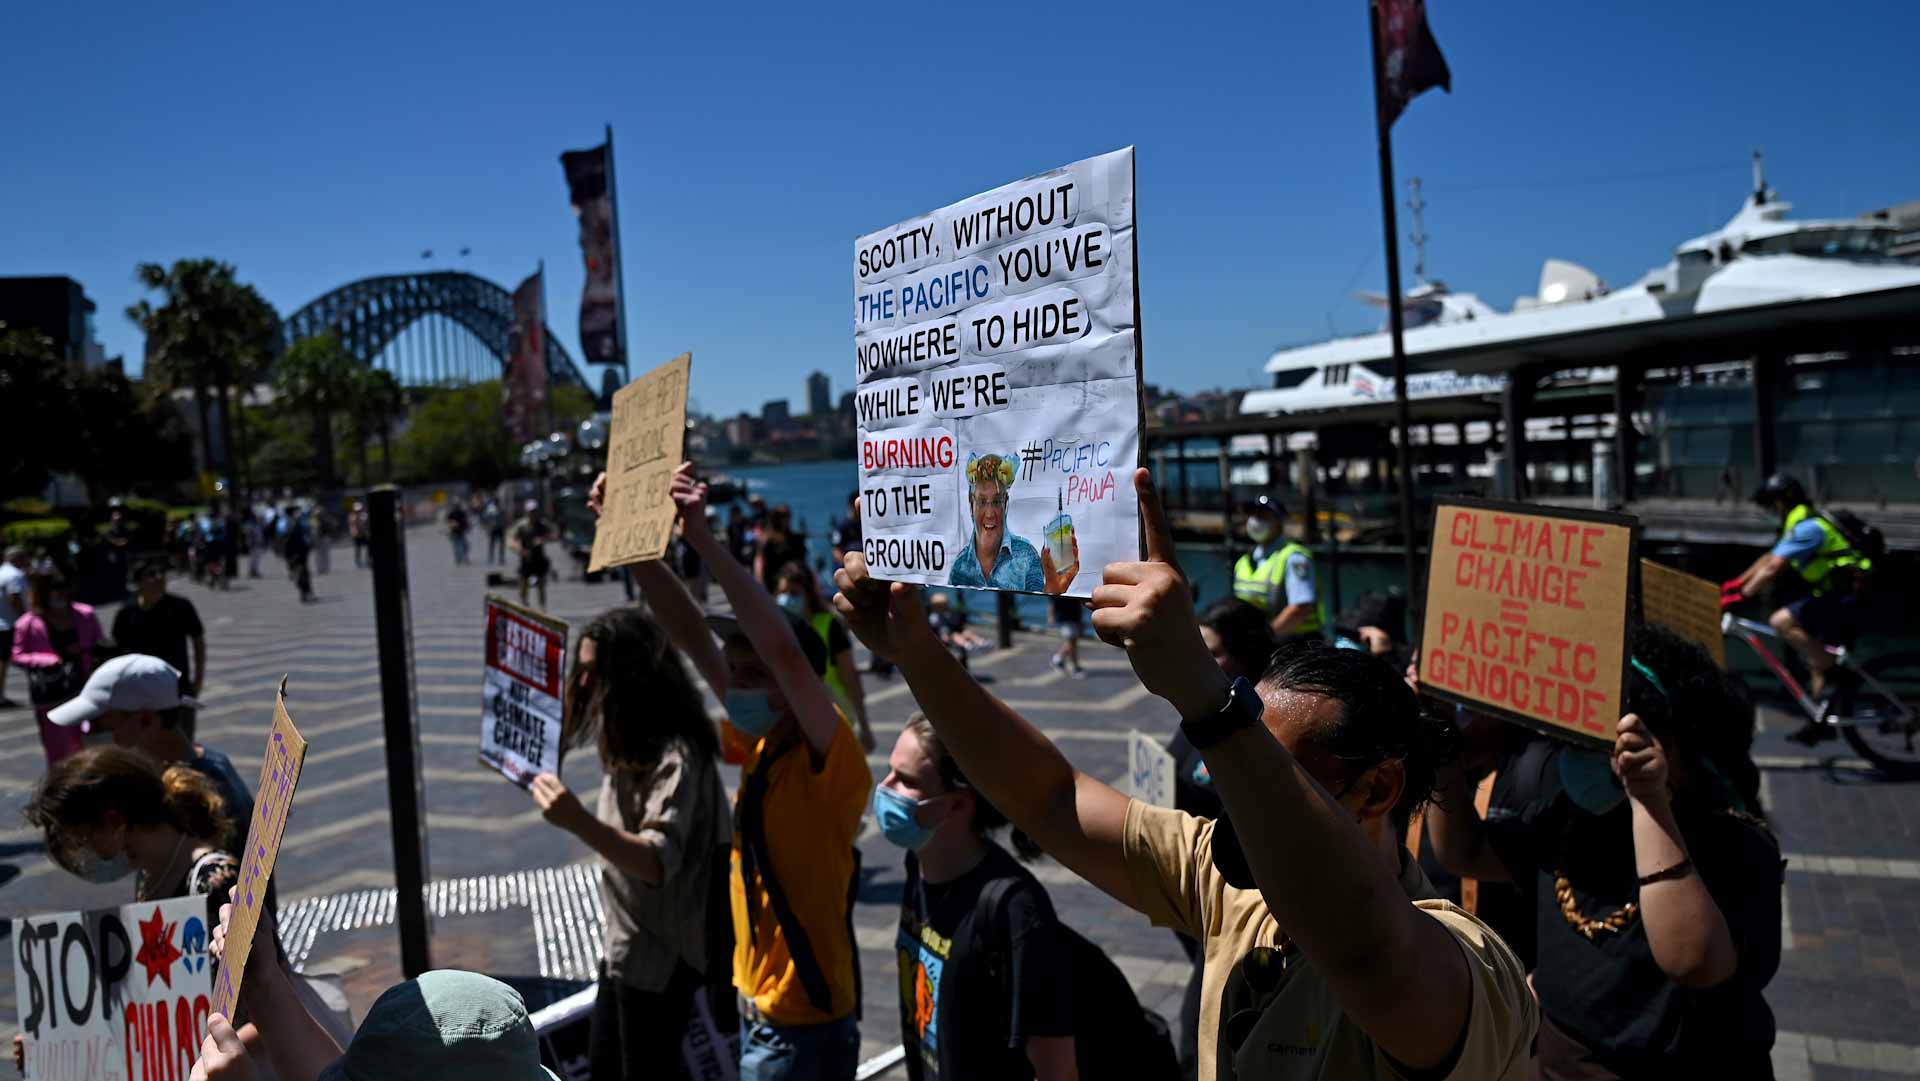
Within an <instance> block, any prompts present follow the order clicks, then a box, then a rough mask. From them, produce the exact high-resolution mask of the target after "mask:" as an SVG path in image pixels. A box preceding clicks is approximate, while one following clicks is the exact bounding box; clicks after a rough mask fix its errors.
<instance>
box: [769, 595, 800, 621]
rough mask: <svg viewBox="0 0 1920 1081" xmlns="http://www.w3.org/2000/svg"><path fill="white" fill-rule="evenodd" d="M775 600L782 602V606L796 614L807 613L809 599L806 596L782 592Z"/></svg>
mask: <svg viewBox="0 0 1920 1081" xmlns="http://www.w3.org/2000/svg"><path fill="white" fill-rule="evenodd" d="M775 600H778V601H779V602H780V607H782V608H785V609H786V610H787V611H789V612H792V613H793V614H794V615H796V616H804V615H806V614H807V600H806V598H805V597H798V596H795V595H794V594H792V593H782V594H780V596H778V597H776V598H775Z"/></svg>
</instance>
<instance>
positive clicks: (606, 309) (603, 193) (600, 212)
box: [560, 143, 624, 364]
mask: <svg viewBox="0 0 1920 1081" xmlns="http://www.w3.org/2000/svg"><path fill="white" fill-rule="evenodd" d="M611 146H612V144H611V143H608V144H605V145H602V146H596V147H594V148H593V149H592V150H569V151H567V152H566V153H564V154H562V155H560V165H561V168H563V169H565V170H566V173H567V197H568V200H569V201H570V202H572V204H573V213H574V216H575V217H577V218H579V219H580V254H581V256H582V258H583V259H585V261H586V266H587V280H586V284H585V285H584V286H583V287H582V288H581V290H580V352H581V354H582V355H583V356H584V357H585V359H586V360H587V361H588V362H589V363H592V364H618V363H620V362H621V361H622V360H623V359H624V358H623V357H622V356H621V355H620V285H619V273H620V268H619V265H618V260H619V253H618V252H617V250H616V245H615V240H614V238H615V231H614V220H613V214H614V210H613V192H612V186H611V184H610V183H609V179H610V178H611V177H612V175H613V171H612V162H611V157H612V152H611Z"/></svg>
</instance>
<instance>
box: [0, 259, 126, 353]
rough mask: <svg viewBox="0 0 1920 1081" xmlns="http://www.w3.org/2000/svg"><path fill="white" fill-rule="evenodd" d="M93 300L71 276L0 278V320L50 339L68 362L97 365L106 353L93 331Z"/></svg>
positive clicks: (10, 325)
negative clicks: (34, 331)
mask: <svg viewBox="0 0 1920 1081" xmlns="http://www.w3.org/2000/svg"><path fill="white" fill-rule="evenodd" d="M93 312H94V305H93V301H91V300H88V299H87V294H86V290H84V289H82V288H80V283H79V282H77V281H74V280H73V279H72V278H64V277H55V278H0V323H5V324H6V325H8V326H9V327H16V328H32V329H34V330H37V331H39V332H40V333H42V334H45V335H46V336H47V337H49V338H52V339H53V347H54V349H55V351H57V352H58V353H59V354H60V355H61V356H63V357H65V358H66V359H67V361H68V362H69V363H72V364H79V365H83V366H85V367H97V366H99V365H101V364H104V363H105V362H106V352H105V350H103V349H102V348H101V346H100V343H99V342H98V341H97V340H95V338H94V334H93Z"/></svg>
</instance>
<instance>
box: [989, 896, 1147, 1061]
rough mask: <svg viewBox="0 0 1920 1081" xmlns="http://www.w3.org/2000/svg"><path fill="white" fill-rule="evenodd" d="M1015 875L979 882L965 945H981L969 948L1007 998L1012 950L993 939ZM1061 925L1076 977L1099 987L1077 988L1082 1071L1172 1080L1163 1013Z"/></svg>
mask: <svg viewBox="0 0 1920 1081" xmlns="http://www.w3.org/2000/svg"><path fill="white" fill-rule="evenodd" d="M1020 881H1021V880H1020V879H1019V878H1016V877H1013V876H1008V877H1005V878H996V879H994V880H993V881H991V882H989V883H987V884H986V886H985V887H984V888H982V889H981V890H980V896H979V897H978V898H977V899H976V900H975V901H974V906H973V927H972V943H971V945H970V949H972V950H974V951H978V952H977V953H975V954H974V956H978V957H984V958H986V964H987V975H988V978H989V979H991V980H992V981H993V982H994V984H995V985H997V986H998V987H999V988H1000V989H1001V1000H1002V1001H1004V1002H1007V1003H1012V1002H1013V1001H1014V996H1013V986H1012V981H1013V958H1012V957H1010V956H1008V955H1007V953H1006V952H1004V951H1002V950H998V949H996V948H995V947H996V946H998V945H999V944H1000V943H1004V942H1006V941H1007V940H1008V937H1009V933H1010V931H1009V928H1008V926H1007V906H1006V904H1005V902H1006V899H1007V894H1008V893H1010V892H1012V890H1013V887H1015V886H1017V885H1019V884H1020ZM1040 898H1041V903H1042V904H1043V905H1044V906H1045V907H1046V910H1047V914H1048V915H1050V916H1051V915H1053V914H1054V913H1053V902H1052V900H1051V899H1050V898H1048V897H1047V895H1046V892H1045V891H1044V890H1043V891H1041V892H1040ZM1056 922H1058V918H1057V917H1056ZM1059 928H1060V933H1061V934H1062V935H1064V936H1065V938H1066V942H1067V944H1068V950H1069V955H1070V957H1071V958H1072V965H1073V974H1074V979H1075V980H1076V981H1083V982H1084V986H1085V987H1088V988H1096V987H1097V988H1099V990H1098V991H1094V992H1092V993H1085V992H1081V991H1079V990H1076V992H1075V994H1074V1004H1075V1009H1074V1018H1073V1044H1074V1057H1075V1058H1076V1059H1077V1060H1078V1062H1077V1065H1078V1066H1079V1073H1080V1076H1081V1077H1084V1078H1108V1077H1125V1078H1127V1079H1128V1081H1177V1079H1179V1078H1180V1077H1181V1076H1182V1074H1181V1071H1180V1062H1179V1058H1178V1056H1176V1055H1175V1054H1174V1050H1173V1034H1172V1032H1171V1030H1169V1029H1168V1027H1167V1022H1166V1019H1165V1018H1163V1017H1161V1016H1160V1015H1159V1014H1157V1013H1154V1012H1153V1011H1152V1010H1149V1009H1147V1008H1146V1007H1144V1006H1142V1005H1140V1000H1139V999H1138V998H1136V997H1135V996H1134V993H1133V987H1132V985H1131V984H1129V983H1127V977H1126V974H1125V973H1123V972H1121V971H1120V967H1119V966H1118V965H1115V964H1114V963H1113V959H1112V958H1110V957H1108V956H1107V954H1106V951H1104V950H1102V949H1101V948H1100V947H1098V946H1096V945H1094V944H1093V943H1091V942H1089V941H1087V939H1086V938H1085V937H1083V936H1082V935H1081V934H1080V932H1078V931H1075V930H1074V929H1073V928H1071V927H1068V926H1067V925H1066V924H1064V923H1061V924H1059ZM955 952H956V954H957V953H958V951H957V950H956V951H955Z"/></svg>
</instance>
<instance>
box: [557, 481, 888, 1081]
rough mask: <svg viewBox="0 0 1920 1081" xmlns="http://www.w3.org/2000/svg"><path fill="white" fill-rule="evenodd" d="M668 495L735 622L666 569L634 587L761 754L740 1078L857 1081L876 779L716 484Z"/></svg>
mask: <svg viewBox="0 0 1920 1081" xmlns="http://www.w3.org/2000/svg"><path fill="white" fill-rule="evenodd" d="M605 481H606V478H605V476H604V475H603V476H602V477H601V478H600V479H599V480H597V481H595V483H594V486H593V490H592V492H591V493H590V494H589V497H588V504H589V506H591V507H593V508H594V509H595V510H596V511H597V510H598V508H599V506H600V504H601V501H602V498H603V496H604V494H605ZM671 490H672V494H673V499H674V502H675V503H676V504H677V505H678V506H679V510H680V521H681V527H682V530H683V531H684V536H685V539H686V541H687V543H688V545H690V546H691V547H692V548H693V550H694V551H695V552H696V553H697V554H698V555H699V556H700V558H701V560H702V561H703V562H704V563H705V564H706V565H707V567H708V568H710V570H711V572H712V575H713V579H714V581H716V582H718V583H719V585H720V588H721V590H722V591H723V592H724V593H725V594H726V597H727V601H728V602H729V603H730V604H731V605H732V606H733V618H732V619H729V620H726V621H724V623H723V624H722V625H721V626H719V627H717V628H711V629H710V626H709V625H708V624H706V623H703V622H702V620H701V618H700V614H699V608H698V606H697V605H696V604H695V603H694V602H693V599H692V596H691V595H690V594H688V593H687V591H686V587H685V586H684V585H682V584H681V583H680V581H679V579H677V578H675V577H674V576H673V574H672V572H671V571H668V570H666V569H665V568H664V565H662V564H660V563H657V562H656V563H643V564H638V565H636V567H635V568H634V571H635V573H634V579H635V581H636V582H637V583H638V584H639V585H640V586H641V588H642V589H643V590H644V591H645V593H646V595H647V601H648V603H649V605H651V606H652V607H653V609H654V612H655V614H656V616H657V618H658V619H659V620H660V624H661V626H662V627H663V628H664V629H665V630H666V632H667V634H668V636H669V637H670V638H671V639H672V641H673V644H674V645H675V646H676V647H678V648H679V650H680V652H681V653H682V654H683V655H685V656H686V657H687V658H688V659H689V660H690V661H692V662H693V664H694V667H695V668H696V669H697V670H698V671H699V672H700V673H701V675H703V676H705V677H706V680H707V683H708V685H709V686H710V687H712V688H713V690H714V691H715V693H716V694H717V695H718V696H719V697H720V699H721V700H722V702H723V703H724V704H725V706H726V712H727V720H728V721H729V722H730V723H731V724H732V726H733V728H734V729H735V730H736V731H737V732H738V733H739V734H740V735H741V736H743V737H745V739H746V741H748V743H749V744H750V745H749V746H748V747H747V748H746V753H745V761H744V763H743V764H742V769H741V782H740V791H739V795H738V797H737V798H736V799H735V802H734V836H733V849H734V854H733V862H732V868H731V874H730V876H729V883H728V885H729V893H730V895H731V896H730V901H731V910H732V916H733V937H734V952H733V985H734V989H735V992H736V996H737V1002H736V1004H737V1006H738V1008H739V1011H740V1031H741V1060H740V1077H741V1079H742V1081H801V1079H805V1081H814V1079H820V1081H850V1079H851V1078H852V1077H853V1074H854V1070H855V1068H856V1067H857V1065H858V1059H859V1054H860V1030H859V1024H858V1021H857V1016H856V1015H857V1012H858V1009H859V1004H860V981H859V968H858V951H857V949H856V946H855V943H854V939H853V924H852V919H851V908H852V904H853V897H854V887H855V886H856V885H857V884H858V880H859V859H858V850H857V849H856V848H855V847H854V838H855V837H856V836H857V835H858V833H859V830H860V822H861V819H862V817H863V815H864V814H865V812H866V808H867V802H868V798H869V796H870V794H871V792H872V789H873V774H872V773H871V772H870V771H869V770H868V768H867V761H866V755H865V753H864V752H862V751H861V749H860V745H859V743H858V741H857V740H856V739H855V738H854V734H853V729H852V727H851V726H850V725H849V724H848V723H847V720H846V718H845V717H844V716H843V715H842V714H841V711H840V709H839V707H838V706H837V705H836V704H835V702H834V696H833V692H832V690H831V689H830V688H829V687H828V686H827V684H826V681H825V679H824V673H825V671H826V668H827V660H828V658H827V651H826V648H825V646H824V645H823V644H822V643H821V640H820V638H819V636H818V635H816V634H814V633H813V631H812V630H811V629H810V628H809V627H808V626H807V624H806V623H805V622H804V621H802V620H801V619H800V618H799V617H797V616H794V615H791V614H790V613H787V612H785V611H782V610H781V608H780V606H779V605H778V604H777V603H775V601H774V598H773V596H772V595H771V594H770V593H769V592H768V591H767V590H766V589H764V588H762V586H761V583H760V581H759V580H758V579H757V578H756V577H755V576H754V574H753V572H752V571H750V570H748V569H747V567H746V566H745V565H743V564H742V563H741V562H740V561H739V560H738V559H736V558H735V557H734V554H733V553H732V552H731V551H729V550H728V549H727V545H726V543H725V541H724V539H722V538H719V537H716V536H714V534H713V532H712V530H711V528H710V527H709V525H708V522H707V515H706V502H707V486H706V485H705V484H704V483H702V482H700V481H699V480H697V479H696V478H695V476H694V472H693V464H692V463H691V462H688V463H684V464H682V465H681V467H680V468H679V470H677V471H676V472H675V474H674V477H673V483H672V488H671ZM715 630H718V632H719V639H720V641H719V643H718V646H717V647H716V643H715V637H714V632H715Z"/></svg>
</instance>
